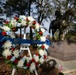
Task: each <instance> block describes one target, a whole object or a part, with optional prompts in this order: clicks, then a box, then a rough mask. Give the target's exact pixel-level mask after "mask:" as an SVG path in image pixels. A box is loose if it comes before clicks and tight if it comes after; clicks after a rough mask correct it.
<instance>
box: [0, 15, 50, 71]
mask: <svg viewBox="0 0 76 75" xmlns="http://www.w3.org/2000/svg"><path fill="white" fill-rule="evenodd" d="M18 26H19V27H20V26H22V27H26V28H27V27H28V26H29V27H31V28H32V29H34V32H35V34H36V35H35V36H36V38H37V39H38V40H40V41H44V42H45V43H44V44H41V45H37V46H38V53H36V54H34V55H32V59H30V58H29V57H27V56H23V57H21V55H20V51H19V50H18V49H16V48H15V47H16V45H15V44H12V42H11V41H9V40H7V41H6V42H5V43H4V44H3V46H2V47H3V49H4V50H3V53H2V55H3V56H4V57H5V59H6V60H7V63H9V64H11V66H13V67H19V68H24V69H26V70H27V69H29V71H30V72H33V71H35V69H36V68H37V67H39V66H40V65H41V64H43V63H44V61H46V59H47V51H46V50H47V49H48V47H49V45H48V44H47V43H46V41H47V38H48V37H47V36H44V35H43V33H44V32H45V29H44V28H42V27H40V25H39V23H37V22H36V21H35V20H34V19H33V18H32V17H30V16H29V17H25V16H19V17H14V18H12V19H11V20H10V21H5V22H4V25H3V26H2V27H1V28H2V35H3V36H6V37H7V38H9V37H10V38H15V35H14V32H15V31H17V27H18Z"/></svg>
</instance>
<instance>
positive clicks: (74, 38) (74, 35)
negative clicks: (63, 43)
mask: <svg viewBox="0 0 76 75" xmlns="http://www.w3.org/2000/svg"><path fill="white" fill-rule="evenodd" d="M65 39H67V41H69V42H74V43H76V31H69V32H68V33H67V34H66V36H65Z"/></svg>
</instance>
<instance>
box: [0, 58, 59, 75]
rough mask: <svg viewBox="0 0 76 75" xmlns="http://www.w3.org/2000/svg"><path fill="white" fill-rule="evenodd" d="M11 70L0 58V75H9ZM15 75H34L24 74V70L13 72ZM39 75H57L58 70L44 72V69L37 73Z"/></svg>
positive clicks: (32, 74)
mask: <svg viewBox="0 0 76 75" xmlns="http://www.w3.org/2000/svg"><path fill="white" fill-rule="evenodd" d="M39 72H40V69H39V70H38V73H39ZM11 73H12V68H11V67H10V65H8V64H7V63H5V62H4V58H3V57H0V75H11ZM15 75H35V74H34V73H31V74H30V73H29V72H28V71H27V72H26V71H25V70H24V69H17V70H16V72H15ZM39 75H59V70H58V69H57V68H53V69H51V68H50V69H49V70H48V71H45V69H44V70H43V71H42V72H40V73H39Z"/></svg>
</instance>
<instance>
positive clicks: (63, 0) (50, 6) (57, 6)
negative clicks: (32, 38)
mask: <svg viewBox="0 0 76 75" xmlns="http://www.w3.org/2000/svg"><path fill="white" fill-rule="evenodd" d="M29 1H30V8H29ZM1 2H2V1H1ZM2 5H3V4H2ZM32 6H35V7H34V9H33V8H32ZM2 7H3V8H4V10H2V11H4V13H6V14H8V15H9V16H10V15H12V14H18V15H20V14H24V15H26V16H27V15H29V9H30V13H31V14H30V15H31V16H33V17H34V18H35V19H36V20H37V21H38V22H39V23H40V24H44V21H47V20H50V21H52V20H53V19H54V18H55V17H56V16H55V11H56V10H60V11H61V15H63V14H64V13H65V12H67V10H70V9H72V10H73V11H76V0H7V1H6V2H5V3H4V5H3V6H2ZM70 12H72V11H71V10H70ZM67 14H68V13H67ZM67 14H65V16H66V15H67ZM58 16H59V15H58ZM68 21H69V22H68V24H69V25H67V26H66V28H65V29H66V30H67V28H69V27H73V26H74V25H76V24H75V18H74V17H73V16H69V18H68ZM64 23H65V22H64ZM65 24H66V23H65ZM71 29H73V28H71Z"/></svg>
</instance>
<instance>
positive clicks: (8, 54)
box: [2, 49, 11, 57]
mask: <svg viewBox="0 0 76 75" xmlns="http://www.w3.org/2000/svg"><path fill="white" fill-rule="evenodd" d="M2 54H3V56H5V57H7V56H10V55H11V51H10V50H9V49H5V50H4V51H3V53H2Z"/></svg>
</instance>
